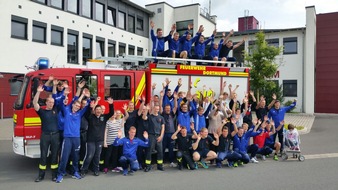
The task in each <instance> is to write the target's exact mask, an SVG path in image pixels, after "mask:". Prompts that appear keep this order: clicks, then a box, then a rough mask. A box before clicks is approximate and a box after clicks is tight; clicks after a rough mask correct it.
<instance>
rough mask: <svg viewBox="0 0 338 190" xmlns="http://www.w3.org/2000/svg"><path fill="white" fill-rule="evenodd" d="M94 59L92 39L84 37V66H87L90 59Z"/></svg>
mask: <svg viewBox="0 0 338 190" xmlns="http://www.w3.org/2000/svg"><path fill="white" fill-rule="evenodd" d="M91 58H92V39H91V38H87V37H83V39H82V64H83V65H86V62H87V61H88V59H91Z"/></svg>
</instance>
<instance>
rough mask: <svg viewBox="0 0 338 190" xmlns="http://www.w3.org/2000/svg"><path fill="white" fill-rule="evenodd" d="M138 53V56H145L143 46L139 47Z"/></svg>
mask: <svg viewBox="0 0 338 190" xmlns="http://www.w3.org/2000/svg"><path fill="white" fill-rule="evenodd" d="M137 55H138V56H143V48H139V47H138V48H137Z"/></svg>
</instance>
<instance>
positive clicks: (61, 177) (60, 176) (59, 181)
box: [55, 174, 63, 183]
mask: <svg viewBox="0 0 338 190" xmlns="http://www.w3.org/2000/svg"><path fill="white" fill-rule="evenodd" d="M62 180H63V175H60V174H59V175H58V176H57V178H56V181H55V182H56V183H61V182H62Z"/></svg>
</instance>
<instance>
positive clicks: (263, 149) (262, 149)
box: [253, 120, 284, 160]
mask: <svg viewBox="0 0 338 190" xmlns="http://www.w3.org/2000/svg"><path fill="white" fill-rule="evenodd" d="M258 121H259V123H260V120H258ZM273 124H274V122H273V121H271V122H270V121H269V120H264V121H263V122H262V123H261V129H262V130H263V132H262V133H261V134H259V135H258V136H255V137H254V140H253V142H254V144H257V146H258V151H257V154H260V155H262V160H265V158H266V156H269V155H270V154H271V153H272V152H273V148H271V147H270V146H265V140H266V139H268V138H269V137H270V136H272V135H273V134H275V133H276V129H275V126H274V125H273ZM283 124H284V123H283ZM268 125H270V127H269V131H267V130H265V129H266V128H267V126H268ZM282 126H283V125H279V126H278V128H277V130H280V128H281V127H282ZM270 128H271V129H272V130H270ZM273 159H274V160H278V157H277V154H276V153H275V155H274V158H273Z"/></svg>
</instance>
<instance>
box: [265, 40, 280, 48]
mask: <svg viewBox="0 0 338 190" xmlns="http://www.w3.org/2000/svg"><path fill="white" fill-rule="evenodd" d="M266 42H267V43H268V44H269V45H270V46H275V47H276V48H279V39H278V38H277V39H267V40H266Z"/></svg>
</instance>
